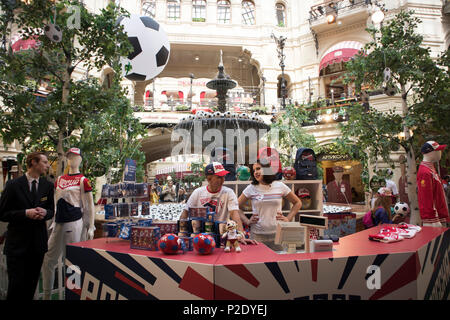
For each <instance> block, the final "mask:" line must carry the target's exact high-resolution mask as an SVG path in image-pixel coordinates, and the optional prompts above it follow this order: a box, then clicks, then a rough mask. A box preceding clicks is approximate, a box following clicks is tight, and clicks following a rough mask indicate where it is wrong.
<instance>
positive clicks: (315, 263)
mask: <svg viewBox="0 0 450 320" xmlns="http://www.w3.org/2000/svg"><path fill="white" fill-rule="evenodd" d="M317 267H318V261H317V259H313V260H311V275H312V281H314V282H317V269H318V268H317Z"/></svg>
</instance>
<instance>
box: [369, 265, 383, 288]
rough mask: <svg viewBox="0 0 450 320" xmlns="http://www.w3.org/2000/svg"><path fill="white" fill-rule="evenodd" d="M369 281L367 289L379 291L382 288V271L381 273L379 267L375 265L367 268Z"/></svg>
mask: <svg viewBox="0 0 450 320" xmlns="http://www.w3.org/2000/svg"><path fill="white" fill-rule="evenodd" d="M369 274H370V276H368V278H367V280H366V284H367V289H369V290H374V289H376V290H378V289H380V288H381V271H380V267H379V266H375V265H370V266H369V267H368V268H367V275H369Z"/></svg>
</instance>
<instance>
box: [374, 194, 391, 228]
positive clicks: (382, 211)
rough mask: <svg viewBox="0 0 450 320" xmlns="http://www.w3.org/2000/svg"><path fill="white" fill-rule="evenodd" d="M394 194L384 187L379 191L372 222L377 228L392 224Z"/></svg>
mask: <svg viewBox="0 0 450 320" xmlns="http://www.w3.org/2000/svg"><path fill="white" fill-rule="evenodd" d="M391 206H392V193H391V190H390V189H388V188H386V187H382V188H380V189H379V190H378V198H377V199H376V200H375V204H374V206H373V208H372V220H373V224H374V225H375V226H377V225H379V224H382V223H392V214H391Z"/></svg>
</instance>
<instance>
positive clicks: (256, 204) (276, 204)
mask: <svg viewBox="0 0 450 320" xmlns="http://www.w3.org/2000/svg"><path fill="white" fill-rule="evenodd" d="M263 171H264V173H269V174H264V173H263ZM266 171H268V172H266ZM271 172H272V171H271V168H270V167H262V166H261V164H260V163H259V160H258V161H257V163H255V164H253V166H252V167H251V174H252V183H251V184H250V185H249V186H247V188H245V190H244V191H243V192H242V194H241V195H240V197H239V199H238V202H239V208H240V209H241V210H242V209H243V206H244V204H245V202H246V201H247V200H248V199H251V201H252V211H253V215H252V216H251V218H250V219H248V218H247V217H246V216H245V215H244V214H243V213H242V212H241V214H240V216H241V220H242V221H243V222H244V223H245V224H247V225H250V238H251V239H253V240H256V241H261V242H263V243H264V244H266V245H268V246H269V247H274V240H275V233H276V226H277V220H281V221H292V220H293V219H294V217H295V215H296V214H297V212H298V211H299V210H300V208H301V206H302V202H301V200H300V199H299V198H298V197H297V196H296V195H295V193H294V192H292V190H291V189H290V188H289V187H288V186H286V185H285V184H284V183H283V182H281V181H278V180H275V175H273V174H271ZM283 198H285V199H287V200H288V201H290V202H291V203H292V208H291V210H290V212H289V214H288V215H287V217H285V216H284V215H283V214H282V211H281V209H282V199H283Z"/></svg>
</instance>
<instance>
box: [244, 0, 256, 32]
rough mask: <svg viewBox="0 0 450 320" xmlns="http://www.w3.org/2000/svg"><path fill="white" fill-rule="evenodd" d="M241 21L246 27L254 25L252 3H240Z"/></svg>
mask: <svg viewBox="0 0 450 320" xmlns="http://www.w3.org/2000/svg"><path fill="white" fill-rule="evenodd" d="M241 11H242V21H243V22H244V24H246V25H250V26H253V25H254V24H255V4H254V3H253V2H252V1H247V0H244V1H242V10H241Z"/></svg>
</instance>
